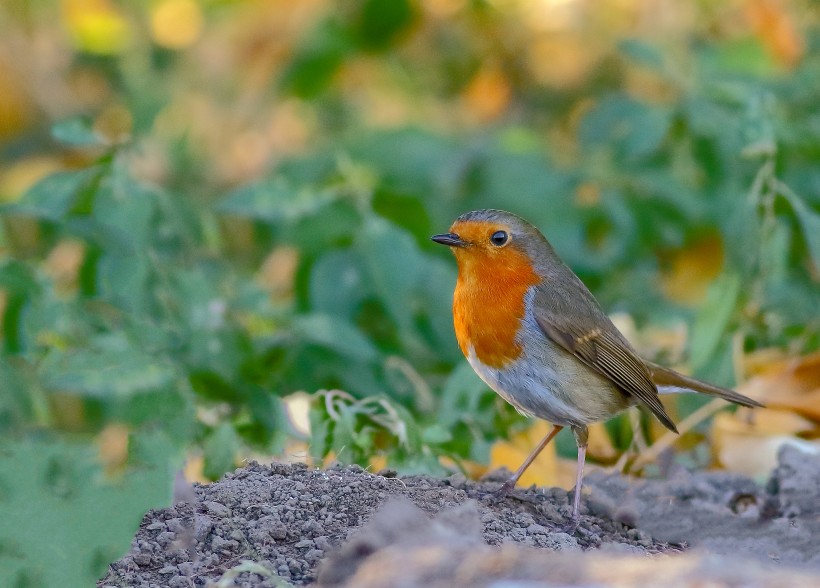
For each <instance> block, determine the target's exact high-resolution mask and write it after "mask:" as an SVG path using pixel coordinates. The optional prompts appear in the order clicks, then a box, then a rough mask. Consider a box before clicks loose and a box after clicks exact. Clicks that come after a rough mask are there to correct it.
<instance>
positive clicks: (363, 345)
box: [291, 314, 378, 361]
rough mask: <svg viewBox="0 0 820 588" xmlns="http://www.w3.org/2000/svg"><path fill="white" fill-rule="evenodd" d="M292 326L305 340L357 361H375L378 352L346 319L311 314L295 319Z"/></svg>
mask: <svg viewBox="0 0 820 588" xmlns="http://www.w3.org/2000/svg"><path fill="white" fill-rule="evenodd" d="M291 328H292V329H293V331H294V333H295V334H296V335H297V336H298V337H299V338H300V339H301V340H303V341H304V342H306V343H311V344H313V345H319V346H321V347H325V348H327V349H331V350H333V351H335V352H336V353H338V354H339V355H342V356H344V357H348V358H350V359H354V360H357V361H373V360H375V359H376V357H378V352H377V351H376V348H375V347H374V346H373V344H372V343H371V342H370V341H369V340H368V339H367V338H366V337H365V336H364V335H362V333H361V331H359V329H357V328H356V327H355V326H353V325H352V324H351V323H349V322H347V321H345V320H344V319H341V318H338V317H333V316H330V315H326V314H310V315H304V316H298V317H295V318H294V319H293V322H292V323H291Z"/></svg>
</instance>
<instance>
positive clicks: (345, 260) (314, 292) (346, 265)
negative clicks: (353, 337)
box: [310, 249, 371, 320]
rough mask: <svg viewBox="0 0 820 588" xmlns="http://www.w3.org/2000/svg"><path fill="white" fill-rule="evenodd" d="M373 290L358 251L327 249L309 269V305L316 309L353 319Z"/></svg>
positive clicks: (316, 310) (320, 311)
mask: <svg viewBox="0 0 820 588" xmlns="http://www.w3.org/2000/svg"><path fill="white" fill-rule="evenodd" d="M370 292H371V290H370V285H369V283H368V281H367V277H366V273H365V270H364V267H363V264H362V261H361V259H360V256H359V255H357V253H356V252H355V251H351V250H349V249H347V250H342V251H328V252H327V253H326V254H324V255H323V256H322V257H321V258H319V259H318V260H317V261H316V263H314V264H313V266H312V267H311V269H310V307H311V309H312V310H313V311H315V312H319V313H324V314H329V315H335V316H339V317H343V318H346V319H348V320H351V319H352V318H353V316H354V315H355V313H356V310H357V309H358V307H359V305H361V303H362V302H363V301H364V300H365V299H366V298H367V297H368V295H369V294H370Z"/></svg>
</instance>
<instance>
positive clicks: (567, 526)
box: [557, 512, 581, 535]
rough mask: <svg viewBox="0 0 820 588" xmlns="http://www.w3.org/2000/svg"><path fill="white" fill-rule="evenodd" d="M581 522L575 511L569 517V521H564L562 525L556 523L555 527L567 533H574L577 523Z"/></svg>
mask: <svg viewBox="0 0 820 588" xmlns="http://www.w3.org/2000/svg"><path fill="white" fill-rule="evenodd" d="M580 523H581V515H580V514H578V513H577V512H574V513H572V515H571V516H570V518H569V521H567V522H566V523H564V524H563V525H558V527H557V529H558V530H559V531H561V532H563V533H566V534H567V535H574V534H575V531H577V530H578V525H579V524H580Z"/></svg>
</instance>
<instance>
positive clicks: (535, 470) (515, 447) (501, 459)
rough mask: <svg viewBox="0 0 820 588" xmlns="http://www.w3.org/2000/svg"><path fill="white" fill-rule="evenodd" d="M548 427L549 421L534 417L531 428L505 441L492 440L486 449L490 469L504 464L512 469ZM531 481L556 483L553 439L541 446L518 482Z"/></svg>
mask: <svg viewBox="0 0 820 588" xmlns="http://www.w3.org/2000/svg"><path fill="white" fill-rule="evenodd" d="M551 429H552V425H551V424H550V423H547V422H546V421H542V420H538V421H536V422H535V423H534V424H533V426H532V427H530V428H528V429H526V430H524V431H522V432H521V433H519V434H517V435H515V436H514V437H512V438H511V439H510V440H509V441H496V442H495V443H494V444H493V446H492V448H491V449H490V469H497V468H501V467H505V468H507V469H508V470H510V471H511V472H514V471H515V470H517V469H518V467H519V466H520V465H521V464H522V463H524V460H525V459H527V456H528V455H529V454H530V452H531V451H532V450H533V449H535V446H536V445H538V443H539V442H540V441H541V440H542V439H543V438H544V437H545V436H546V434H547V433H549V432H550V430H551ZM531 484H535V485H537V486H557V485H558V471H557V467H556V457H555V442H554V441H553V442H552V443H551V444H549V445H548V446H547V447H546V448H544V450H543V451H542V452H541V454H540V455H539V456H538V457H537V458H536V459H535V461H533V462H532V464H531V465H530V467H529V468H528V469H527V471H526V472H524V475H523V476H521V480H519V482H518V485H519V486H522V487H526V486H529V485H531Z"/></svg>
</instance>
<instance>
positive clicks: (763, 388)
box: [0, 0, 820, 586]
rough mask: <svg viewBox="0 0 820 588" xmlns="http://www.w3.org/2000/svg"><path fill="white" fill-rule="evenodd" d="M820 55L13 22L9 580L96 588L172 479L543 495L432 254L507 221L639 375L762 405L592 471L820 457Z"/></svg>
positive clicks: (695, 45)
mask: <svg viewBox="0 0 820 588" xmlns="http://www.w3.org/2000/svg"><path fill="white" fill-rule="evenodd" d="M819 25H820V4H818V2H817V1H816V0H802V1H794V2H787V1H786V0H725V1H707V0H702V1H693V2H679V1H673V0H661V1H649V0H606V1H603V0H390V1H379V0H349V1H339V2H333V1H330V0H300V1H298V2H293V1H285V0H248V1H228V0H152V1H134V0H120V1H115V0H62V1H57V0H29V1H22V0H20V1H15V0H11V1H9V0H6V1H4V2H3V3H2V4H0V201H2V210H1V211H0V212H1V213H2V225H1V226H0V432H2V435H3V441H2V452H0V482H2V489H3V490H2V492H0V510H2V517H0V518H2V519H3V520H4V524H3V527H4V531H3V533H9V535H8V536H3V537H0V539H2V541H0V543H2V544H3V545H6V546H12V547H13V549H12V548H9V549H5V550H3V549H0V562H2V566H0V567H2V568H3V572H2V573H0V578H5V577H6V576H3V574H6V575H7V579H9V580H10V581H11V580H13V581H16V582H22V584H15V585H32V586H36V585H41V584H42V585H47V584H48V583H49V582H50V581H51V579H52V578H59V579H60V583H61V585H66V586H68V585H74V584H73V583H72V582H76V583H77V585H83V584H84V583H87V582H88V581H90V580H94V579H96V578H97V577H99V575H100V574H101V573H102V571H103V570H104V569H105V565H106V564H107V563H108V562H110V561H112V560H113V559H114V558H116V557H118V556H119V554H121V553H122V551H123V550H124V549H125V548H126V547H127V545H128V542H129V540H130V538H131V536H132V535H133V532H134V530H135V528H136V525H137V523H138V521H139V519H140V517H141V516H142V514H143V513H144V512H145V510H146V509H147V508H149V507H158V506H162V505H164V504H167V503H168V502H169V501H170V500H171V488H172V480H173V477H174V472H175V471H177V470H180V469H181V470H182V471H184V473H185V476H187V479H188V480H198V481H206V480H212V479H216V478H218V477H219V476H221V475H222V474H223V473H224V472H226V471H229V470H231V469H233V468H234V467H235V466H237V465H240V464H241V463H242V462H243V461H244V460H247V459H251V458H257V459H272V458H277V459H289V460H294V459H295V460H303V461H308V462H309V463H311V464H316V465H321V464H327V463H330V462H331V461H333V460H339V461H342V462H345V463H350V462H355V463H359V464H361V465H362V466H365V467H369V468H371V469H373V470H379V469H381V468H383V467H391V468H397V469H399V470H400V471H402V472H418V471H423V472H429V473H434V474H446V473H447V472H452V471H458V470H462V471H464V472H465V473H467V474H468V475H474V476H477V475H481V473H483V472H484V471H485V470H486V469H487V468H488V467H498V466H507V467H510V468H515V467H517V466H518V464H519V462H520V461H521V460H523V458H524V456H525V455H526V453H527V452H528V450H529V448H530V447H531V446H532V444H534V443H535V442H536V441H537V439H538V438H539V435H540V434H542V431H543V430H544V428H545V427H546V425H544V424H539V423H533V422H529V421H526V420H525V419H523V418H522V417H520V416H518V415H517V414H515V412H514V411H512V410H511V409H509V407H507V406H505V405H504V403H503V402H502V401H501V400H500V399H498V398H497V397H496V396H495V395H494V394H493V393H492V392H491V391H489V390H488V389H486V387H485V386H484V385H483V384H482V383H481V382H480V381H479V380H478V379H477V378H476V377H475V376H474V375H473V373H472V372H471V370H470V369H469V367H468V366H467V364H466V362H465V361H464V360H463V358H462V357H461V356H460V353H459V351H458V347H457V345H456V343H455V338H454V335H453V331H452V316H451V312H450V303H451V299H452V288H453V285H454V283H455V267H454V262H453V260H452V259H451V256H450V255H449V254H448V253H447V252H446V251H443V250H442V249H443V248H440V247H437V246H435V245H434V244H432V243H430V242H429V236H430V235H431V234H433V233H437V232H442V231H445V230H446V229H447V227H448V226H449V224H450V222H451V221H452V219H453V218H454V217H455V216H457V215H458V214H460V213H462V212H464V211H466V210H470V209H474V208H480V207H493V208H503V209H507V210H510V211H513V212H515V213H518V214H520V215H522V216H524V217H526V218H528V219H529V220H531V221H533V222H534V223H535V224H536V225H538V226H539V227H540V228H541V229H542V230H543V231H544V232H545V234H546V235H547V236H548V238H549V239H550V240H551V241H552V243H553V245H554V246H555V248H556V249H557V250H558V251H559V253H560V254H561V255H562V256H563V257H564V259H565V260H566V261H567V262H568V263H569V264H570V265H571V266H572V267H573V269H574V270H575V271H576V272H577V273H578V274H579V275H580V276H581V277H582V278H583V279H584V280H585V282H586V283H587V284H588V285H589V287H590V288H591V289H592V290H593V292H594V293H595V295H596V296H597V297H598V299H599V300H600V302H601V303H602V304H603V306H604V307H605V308H606V309H607V311H608V312H610V313H611V315H612V316H613V319H614V320H615V321H616V323H617V324H618V325H619V326H620V327H621V328H622V329H623V330H624V332H625V333H626V334H627V336H628V337H629V338H630V339H631V340H632V341H633V342H634V344H635V345H636V347H637V348H638V349H639V350H640V352H641V353H642V354H644V355H645V356H647V357H648V358H651V359H654V360H657V361H661V362H665V363H668V364H670V365H673V366H676V367H678V368H680V369H682V370H683V371H688V372H690V373H695V374H697V375H699V376H702V377H705V378H708V379H711V380H713V381H716V382H718V383H721V384H724V385H739V389H740V390H741V391H743V392H745V393H747V394H750V395H752V396H754V397H755V398H757V399H759V400H762V401H764V402H766V403H767V404H768V405H769V406H770V409H768V410H765V411H758V412H756V413H755V414H754V415H752V414H750V413H749V412H748V411H737V412H732V411H731V410H728V411H726V410H724V408H725V405H724V404H723V403H720V402H709V401H708V399H706V400H704V399H700V398H697V397H694V396H687V397H680V398H669V399H665V402H666V403H667V406H668V407H669V410H670V412H671V413H672V414H673V415H674V416H675V418H676V419H677V420H678V421H679V422H681V423H682V427H681V428H682V432H683V433H684V434H683V435H681V436H680V437H673V436H670V435H666V434H664V432H663V431H662V430H661V429H660V427H659V426H658V425H657V424H656V423H654V422H653V421H652V420H650V419H648V418H646V416H641V415H640V414H639V413H637V412H635V413H634V414H628V415H623V416H622V417H619V418H618V419H614V420H613V421H611V422H610V423H607V424H606V425H600V426H598V427H596V428H595V429H594V431H593V434H592V445H591V448H590V458H591V459H590V461H591V462H593V463H598V464H600V465H603V466H614V467H617V468H620V469H622V470H629V471H631V472H633V473H637V474H644V475H657V474H658V473H659V472H661V471H663V470H664V468H668V467H670V464H672V463H677V464H683V465H686V466H687V467H701V468H702V467H724V468H728V469H730V470H732V471H738V472H742V473H747V474H750V475H753V476H763V475H765V474H766V473H767V472H768V469H769V468H770V467H771V464H772V463H773V460H774V455H775V452H776V451H777V448H778V447H779V446H781V445H782V444H783V443H798V444H804V445H810V444H813V443H816V441H814V439H816V438H817V436H818V426H817V424H818V422H820V355H818V348H820V312H818V309H820V28H818V26H819ZM719 411H720V412H719ZM565 460H569V461H570V462H572V460H574V444H573V442H572V439H571V437H566V438H564V437H561V438H559V443H557V447H556V448H553V450H552V453H547V454H545V455H544V457H543V458H541V460H540V461H539V462H538V465H537V467H534V468H532V469H531V471H530V477H529V478H527V479H526V480H525V483H530V482H535V483H540V484H562V485H567V486H569V485H571V484H572V482H571V476H568V474H567V472H568V471H570V472H571V466H570V469H569V470H568V469H567V466H566V465H565V463H566V461H565ZM69 522H70V524H69ZM68 527H71V528H70V529H69V528H68ZM77 529H80V533H81V536H82V537H84V538H85V539H84V540H83V541H78V540H77V539H76V537H77V535H76V533H77V532H78V531H77ZM43 562H51V563H50V564H48V565H44V564H43ZM6 564H8V565H6ZM89 579H90V580H89ZM26 582H27V583H28V584H26ZM38 582H40V583H41V584H38ZM4 583H6V582H4Z"/></svg>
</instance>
